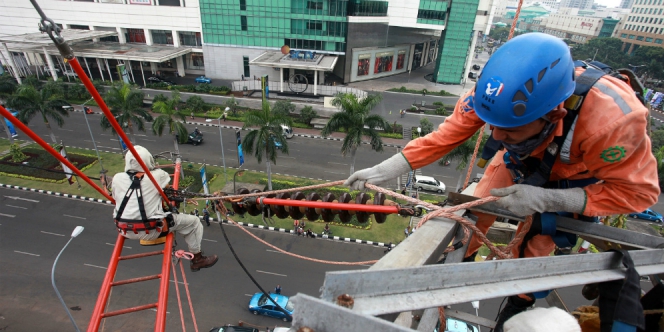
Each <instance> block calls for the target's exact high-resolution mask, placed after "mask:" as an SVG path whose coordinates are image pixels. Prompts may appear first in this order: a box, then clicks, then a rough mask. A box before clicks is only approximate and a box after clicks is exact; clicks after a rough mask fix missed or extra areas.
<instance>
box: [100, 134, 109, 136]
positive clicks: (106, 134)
mask: <svg viewBox="0 0 664 332" xmlns="http://www.w3.org/2000/svg"><path fill="white" fill-rule="evenodd" d="M99 135H101V136H111V135H109V134H99Z"/></svg>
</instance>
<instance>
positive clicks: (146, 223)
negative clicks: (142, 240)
mask: <svg viewBox="0 0 664 332" xmlns="http://www.w3.org/2000/svg"><path fill="white" fill-rule="evenodd" d="M127 175H128V176H129V178H130V179H131V185H130V186H129V189H127V192H126V193H125V195H124V198H123V199H122V203H120V207H118V213H117V214H116V215H115V225H116V226H117V227H118V229H119V230H120V231H121V232H122V233H123V234H126V233H127V230H131V231H133V232H134V234H138V231H143V230H144V231H145V233H146V234H148V233H149V231H150V230H153V229H157V231H159V232H161V227H162V226H163V224H164V221H163V220H162V219H148V216H147V214H146V213H145V204H144V203H143V191H142V190H141V180H142V179H143V176H144V175H145V173H143V172H127ZM134 193H136V199H137V201H138V211H139V212H140V214H141V219H140V220H134V219H123V218H122V213H123V212H124V209H125V207H126V206H127V203H128V202H129V199H130V198H131V197H132V195H133V194H134Z"/></svg>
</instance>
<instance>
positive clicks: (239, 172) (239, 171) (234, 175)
mask: <svg viewBox="0 0 664 332" xmlns="http://www.w3.org/2000/svg"><path fill="white" fill-rule="evenodd" d="M242 173H244V170H238V171H237V172H235V174H233V194H235V177H236V176H237V175H238V174H240V176H242Z"/></svg>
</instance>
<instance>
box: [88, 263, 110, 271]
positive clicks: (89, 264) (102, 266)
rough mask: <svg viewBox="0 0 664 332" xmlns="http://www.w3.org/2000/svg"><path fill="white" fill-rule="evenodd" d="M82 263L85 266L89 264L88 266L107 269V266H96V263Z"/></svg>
mask: <svg viewBox="0 0 664 332" xmlns="http://www.w3.org/2000/svg"><path fill="white" fill-rule="evenodd" d="M83 265H85V266H89V267H96V268H98V269H104V270H106V269H108V268H106V267H103V266H97V265H92V264H83Z"/></svg>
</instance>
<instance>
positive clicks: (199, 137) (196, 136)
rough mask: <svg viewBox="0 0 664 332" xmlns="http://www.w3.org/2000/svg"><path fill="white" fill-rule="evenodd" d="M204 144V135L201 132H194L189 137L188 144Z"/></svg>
mask: <svg viewBox="0 0 664 332" xmlns="http://www.w3.org/2000/svg"><path fill="white" fill-rule="evenodd" d="M201 143H203V134H202V133H201V132H200V131H198V132H197V131H193V132H192V133H190V134H189V136H188V137H187V144H193V145H198V144H201Z"/></svg>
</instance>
